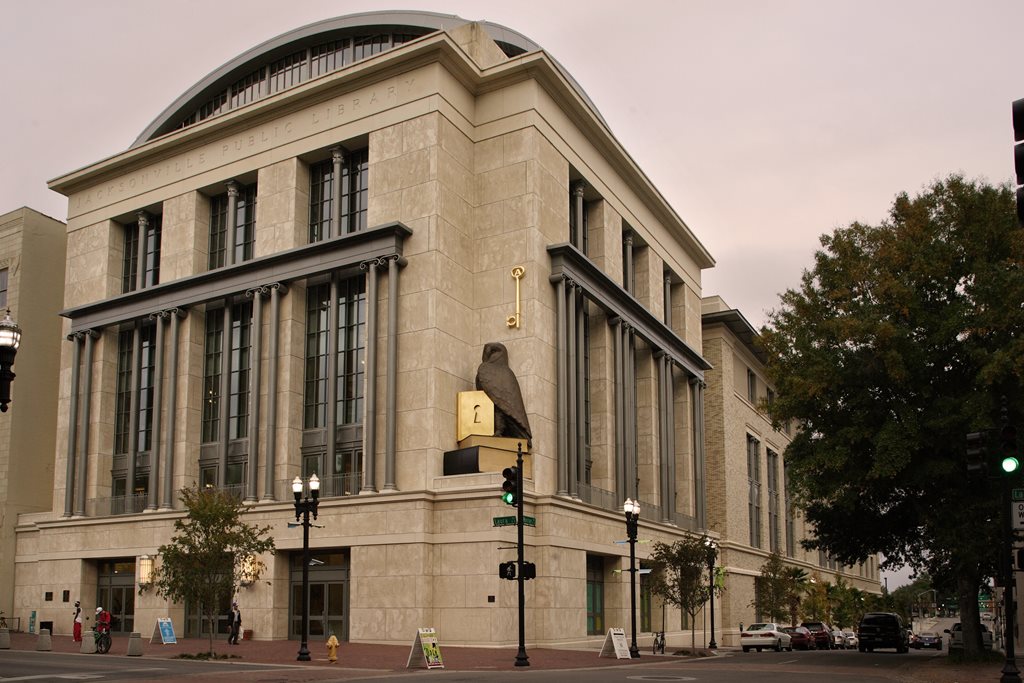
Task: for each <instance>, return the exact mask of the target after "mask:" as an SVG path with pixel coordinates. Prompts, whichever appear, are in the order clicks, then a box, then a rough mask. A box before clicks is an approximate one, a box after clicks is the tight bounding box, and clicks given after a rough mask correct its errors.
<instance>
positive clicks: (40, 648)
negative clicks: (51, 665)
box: [36, 628, 53, 652]
mask: <svg viewBox="0 0 1024 683" xmlns="http://www.w3.org/2000/svg"><path fill="white" fill-rule="evenodd" d="M52 649H53V638H51V637H50V629H48V628H43V629H39V640H37V641H36V652H49V651H51V650H52Z"/></svg>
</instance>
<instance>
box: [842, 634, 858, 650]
mask: <svg viewBox="0 0 1024 683" xmlns="http://www.w3.org/2000/svg"><path fill="white" fill-rule="evenodd" d="M843 635H844V636H846V647H847V649H849V650H852V649H853V648H855V647H857V645H858V643H859V642H860V641H858V640H857V634H856V633H854V632H853V631H843Z"/></svg>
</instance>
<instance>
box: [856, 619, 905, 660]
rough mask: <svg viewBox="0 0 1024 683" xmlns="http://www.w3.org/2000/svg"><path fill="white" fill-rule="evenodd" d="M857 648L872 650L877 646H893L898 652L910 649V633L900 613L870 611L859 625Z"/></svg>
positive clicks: (864, 650) (866, 650)
mask: <svg viewBox="0 0 1024 683" xmlns="http://www.w3.org/2000/svg"><path fill="white" fill-rule="evenodd" d="M857 638H858V639H859V641H860V643H859V644H858V645H857V649H858V650H860V651H861V652H871V651H873V650H874V649H875V648H876V647H892V648H895V649H896V652H899V653H904V652H907V651H909V650H910V635H909V634H908V632H907V628H906V627H905V626H904V625H903V619H901V618H900V615H898V614H895V613H893V612H868V613H867V614H865V615H864V617H863V618H862V619H861V620H860V626H858V627H857Z"/></svg>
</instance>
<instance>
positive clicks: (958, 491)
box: [760, 176, 1024, 655]
mask: <svg viewBox="0 0 1024 683" xmlns="http://www.w3.org/2000/svg"><path fill="white" fill-rule="evenodd" d="M821 245H822V249H820V250H819V251H818V252H817V253H816V254H815V257H814V267H813V268H812V269H811V270H809V271H805V272H804V274H803V276H802V279H801V284H800V287H799V288H798V289H790V290H788V291H786V292H785V293H783V294H782V297H781V305H780V307H779V308H778V309H777V310H775V311H772V312H771V313H770V315H769V320H768V324H767V325H766V326H765V328H764V329H763V331H762V335H761V338H760V342H761V343H762V345H763V348H764V349H765V350H766V352H767V354H768V357H769V361H768V364H767V373H768V377H769V380H770V382H771V383H772V384H773V385H774V386H775V388H776V396H775V400H774V401H773V402H772V403H771V405H768V406H766V409H767V410H768V412H769V414H770V416H771V417H772V419H773V421H774V423H775V424H776V425H779V426H781V425H782V424H783V423H788V422H796V423H797V424H799V425H800V426H801V429H800V430H799V432H798V433H797V434H796V436H795V437H794V439H793V441H792V443H791V444H790V446H789V448H788V449H787V451H786V463H787V466H788V468H789V472H790V475H791V482H792V486H793V488H794V491H793V493H794V494H795V497H796V498H797V500H798V501H799V502H800V504H801V505H802V507H803V508H804V510H805V513H806V518H807V520H808V521H809V522H810V523H811V525H812V526H813V529H814V534H815V537H814V538H813V539H811V540H809V541H806V542H805V547H807V548H818V549H822V550H825V551H827V552H828V553H829V555H830V556H831V557H834V558H836V559H837V560H839V561H841V562H843V563H846V564H854V563H856V562H860V561H863V560H865V559H866V558H867V557H869V556H871V555H874V554H876V553H884V554H885V556H886V563H887V566H900V565H903V564H909V565H911V566H912V567H913V568H914V569H916V570H919V571H920V570H927V571H928V572H929V573H930V574H931V575H932V576H933V577H935V578H937V579H939V578H942V577H945V578H946V579H948V580H949V581H950V582H953V583H955V585H956V587H957V593H958V596H959V603H960V613H961V617H962V619H963V622H964V635H965V645H966V653H967V654H968V655H971V654H980V652H981V633H980V622H979V619H978V605H977V590H978V587H979V585H981V583H982V577H984V576H988V575H990V574H991V573H992V570H993V567H994V563H995V560H996V549H997V548H998V547H999V546H1000V542H999V541H1000V539H999V524H998V520H999V519H1000V515H999V513H1000V511H1001V502H1000V498H1001V496H1000V492H999V485H998V484H996V483H994V482H993V481H992V480H991V478H986V477H981V478H979V479H978V480H977V481H971V482H968V481H967V477H966V476H965V473H966V470H965V462H966V448H965V436H966V434H968V433H969V432H975V431H979V430H982V429H986V428H997V427H998V426H999V424H1000V408H1001V406H1002V403H1003V401H1002V397H1003V396H1006V399H1007V400H1006V405H1007V411H1008V416H1009V420H1010V423H1011V424H1015V423H1017V422H1019V419H1020V417H1021V415H1022V412H1024V411H1022V410H1021V401H1022V397H1021V394H1020V392H1019V391H1018V389H1019V387H1020V383H1021V377H1022V376H1024V334H1021V330H1024V307H1022V306H1021V305H1020V302H1021V301H1024V239H1022V230H1021V229H1020V228H1019V227H1018V226H1017V224H1016V218H1015V212H1014V198H1013V194H1012V192H1011V190H1010V189H1009V188H1008V187H1006V186H1000V187H992V186H989V185H986V184H981V183H979V182H976V181H967V180H965V179H964V178H962V177H960V176H951V177H949V178H948V179H946V180H942V181H936V182H934V183H933V184H932V185H931V186H930V187H928V188H926V190H925V191H923V192H922V193H921V194H920V195H918V196H916V197H914V198H910V197H909V196H907V195H906V194H900V195H898V196H897V197H896V200H895V202H894V203H893V206H892V209H891V211H890V214H889V217H888V219H887V220H885V221H883V222H882V223H881V224H880V225H877V226H870V225H865V224H861V223H853V224H851V225H850V226H849V227H846V228H840V229H837V230H836V231H835V232H834V233H833V234H831V235H824V236H822V237H821ZM991 520H996V521H991Z"/></svg>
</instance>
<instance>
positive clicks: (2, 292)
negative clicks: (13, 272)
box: [0, 268, 7, 308]
mask: <svg viewBox="0 0 1024 683" xmlns="http://www.w3.org/2000/svg"><path fill="white" fill-rule="evenodd" d="M0 308H7V269H6V268H0Z"/></svg>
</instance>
